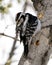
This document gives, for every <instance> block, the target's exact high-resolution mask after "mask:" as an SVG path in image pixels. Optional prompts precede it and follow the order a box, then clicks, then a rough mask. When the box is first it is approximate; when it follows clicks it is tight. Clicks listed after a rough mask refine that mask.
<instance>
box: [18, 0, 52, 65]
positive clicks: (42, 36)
mask: <svg viewBox="0 0 52 65" xmlns="http://www.w3.org/2000/svg"><path fill="white" fill-rule="evenodd" d="M43 2H44V5H46V10H45V9H44V8H45V6H43V8H41V7H42V6H41V7H40V8H41V9H40V10H39V8H38V13H39V12H40V11H44V17H43V18H42V19H41V21H42V22H43V23H42V27H44V28H43V29H42V30H41V31H40V33H39V34H37V36H35V38H34V39H33V42H32V43H33V44H32V45H31V46H30V47H29V54H28V58H27V59H25V58H24V56H23V55H22V58H21V59H20V62H19V65H47V61H48V60H49V56H50V53H51V51H52V44H51V43H52V0H43ZM34 4H35V3H34ZM49 25H51V26H49ZM46 26H48V27H46ZM37 39H38V40H39V42H38V43H39V44H38V45H36V42H35V41H36V40H37Z"/></svg>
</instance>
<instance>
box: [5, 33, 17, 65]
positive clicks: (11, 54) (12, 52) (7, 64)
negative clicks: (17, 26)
mask: <svg viewBox="0 0 52 65" xmlns="http://www.w3.org/2000/svg"><path fill="white" fill-rule="evenodd" d="M17 36H18V35H17V34H16V37H15V39H14V42H13V46H12V50H11V52H10V56H9V58H8V60H7V62H6V63H5V65H10V64H11V58H12V56H13V55H14V50H15V49H16V47H15V45H16V41H17ZM8 61H9V62H8Z"/></svg>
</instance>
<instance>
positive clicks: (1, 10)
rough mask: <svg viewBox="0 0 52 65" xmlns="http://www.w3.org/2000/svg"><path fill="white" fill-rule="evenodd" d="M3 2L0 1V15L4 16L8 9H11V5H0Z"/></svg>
mask: <svg viewBox="0 0 52 65" xmlns="http://www.w3.org/2000/svg"><path fill="white" fill-rule="evenodd" d="M2 2H3V0H0V13H2V14H6V13H8V12H9V8H11V7H12V3H8V4H7V5H5V6H4V5H3V4H2Z"/></svg>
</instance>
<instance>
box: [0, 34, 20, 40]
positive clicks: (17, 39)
mask: <svg viewBox="0 0 52 65" xmlns="http://www.w3.org/2000/svg"><path fill="white" fill-rule="evenodd" d="M0 35H2V36H6V37H9V38H12V39H15V37H12V36H9V35H6V34H4V33H0ZM17 41H20V40H19V39H17Z"/></svg>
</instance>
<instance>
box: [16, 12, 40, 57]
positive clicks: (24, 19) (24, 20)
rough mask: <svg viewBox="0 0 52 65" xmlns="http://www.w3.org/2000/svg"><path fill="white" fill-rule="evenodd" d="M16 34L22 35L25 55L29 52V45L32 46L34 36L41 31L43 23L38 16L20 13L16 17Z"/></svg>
mask: <svg viewBox="0 0 52 65" xmlns="http://www.w3.org/2000/svg"><path fill="white" fill-rule="evenodd" d="M15 21H16V33H18V31H19V34H20V42H21V41H23V45H24V55H25V56H27V55H28V52H29V48H28V45H29V44H31V41H32V36H33V35H34V36H35V35H36V33H37V32H39V31H40V30H41V23H40V20H39V19H38V18H37V16H34V15H32V14H30V13H23V12H19V13H18V14H17V15H16V19H15Z"/></svg>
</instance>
